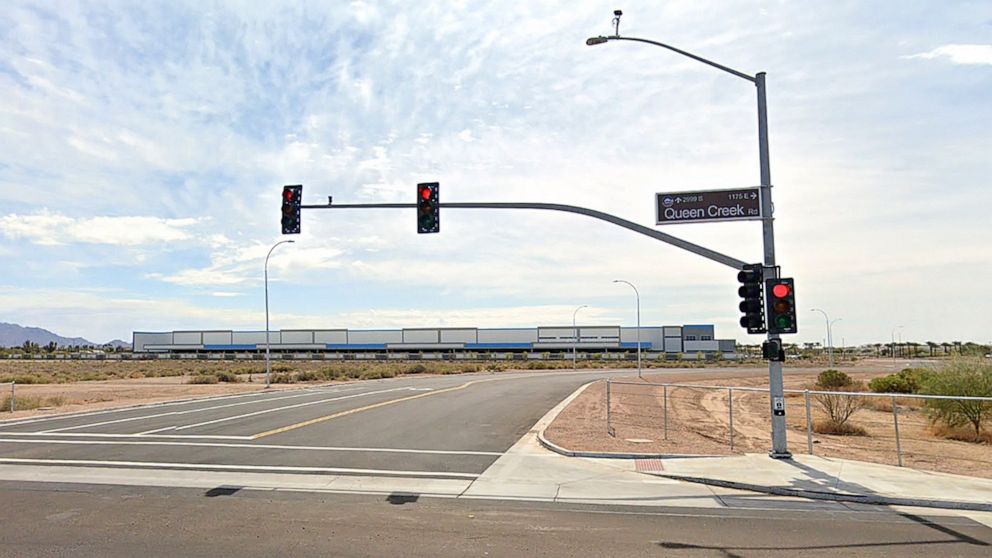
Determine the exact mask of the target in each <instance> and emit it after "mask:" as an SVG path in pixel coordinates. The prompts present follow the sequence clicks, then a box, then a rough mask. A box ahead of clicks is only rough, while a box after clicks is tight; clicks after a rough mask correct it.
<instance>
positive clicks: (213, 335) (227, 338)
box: [203, 331, 231, 345]
mask: <svg viewBox="0 0 992 558" xmlns="http://www.w3.org/2000/svg"><path fill="white" fill-rule="evenodd" d="M203 344H204V345H230V344H231V332H230V331H204V332H203Z"/></svg>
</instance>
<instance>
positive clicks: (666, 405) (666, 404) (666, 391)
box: [662, 385, 668, 440]
mask: <svg viewBox="0 0 992 558" xmlns="http://www.w3.org/2000/svg"><path fill="white" fill-rule="evenodd" d="M662 389H663V392H664V396H663V397H664V398H665V404H664V405H665V406H664V409H665V410H664V415H663V416H664V418H663V421H664V423H665V439H666V440H667V439H668V386H667V385H666V386H664V387H663V388H662Z"/></svg>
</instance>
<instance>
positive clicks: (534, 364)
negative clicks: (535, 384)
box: [527, 360, 548, 370]
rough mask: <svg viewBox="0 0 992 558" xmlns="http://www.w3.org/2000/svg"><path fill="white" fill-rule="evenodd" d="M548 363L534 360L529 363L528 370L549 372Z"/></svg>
mask: <svg viewBox="0 0 992 558" xmlns="http://www.w3.org/2000/svg"><path fill="white" fill-rule="evenodd" d="M547 369H548V363H546V362H544V361H543V360H534V361H531V362H528V363H527V370H547Z"/></svg>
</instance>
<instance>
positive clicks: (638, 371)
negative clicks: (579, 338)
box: [613, 279, 644, 380]
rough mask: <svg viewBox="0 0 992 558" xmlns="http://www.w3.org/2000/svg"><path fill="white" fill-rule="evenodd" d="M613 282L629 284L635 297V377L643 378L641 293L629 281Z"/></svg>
mask: <svg viewBox="0 0 992 558" xmlns="http://www.w3.org/2000/svg"><path fill="white" fill-rule="evenodd" d="M613 282H614V283H626V284H628V285H630V288H632V289H634V297H636V299H637V377H638V378H639V379H642V380H643V379H644V377H643V376H641V293H639V292H637V287H635V286H634V284H633V283H631V282H630V281H624V280H623V279H614V280H613Z"/></svg>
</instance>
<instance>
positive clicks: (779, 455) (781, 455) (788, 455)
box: [768, 450, 792, 459]
mask: <svg viewBox="0 0 992 558" xmlns="http://www.w3.org/2000/svg"><path fill="white" fill-rule="evenodd" d="M768 457H771V458H772V459H792V452H790V451H784V452H780V451H775V450H771V451H769V452H768Z"/></svg>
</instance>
